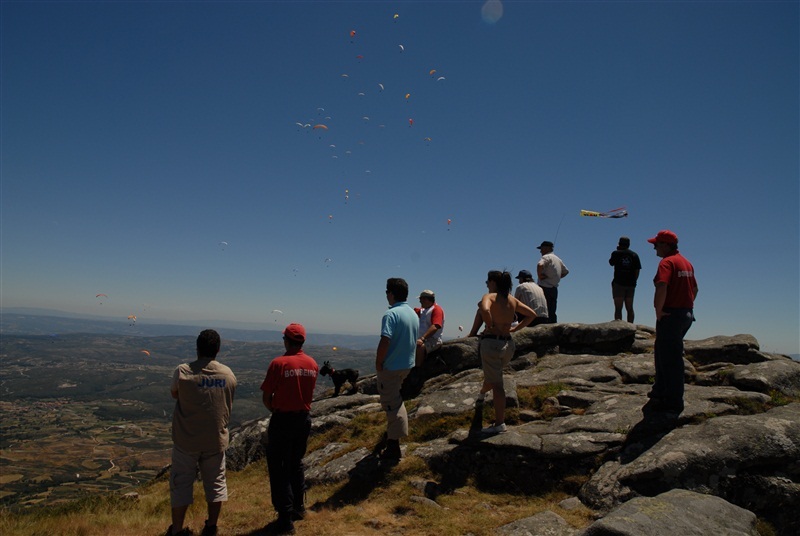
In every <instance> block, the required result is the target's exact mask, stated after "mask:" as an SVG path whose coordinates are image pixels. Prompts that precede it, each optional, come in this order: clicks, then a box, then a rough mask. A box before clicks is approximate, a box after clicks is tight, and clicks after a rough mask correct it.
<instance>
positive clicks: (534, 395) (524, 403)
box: [517, 382, 567, 410]
mask: <svg viewBox="0 0 800 536" xmlns="http://www.w3.org/2000/svg"><path fill="white" fill-rule="evenodd" d="M565 389H567V385H566V384H563V383H561V382H552V383H545V384H542V385H533V386H530V387H520V388H517V399H518V400H519V407H520V409H532V410H541V409H542V407H543V406H544V401H545V400H546V399H548V398H550V397H551V396H556V395H557V394H558V393H560V392H561V391H563V390H565Z"/></svg>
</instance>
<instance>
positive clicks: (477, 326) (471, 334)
mask: <svg viewBox="0 0 800 536" xmlns="http://www.w3.org/2000/svg"><path fill="white" fill-rule="evenodd" d="M482 325H483V319H482V318H481V312H480V310H478V311H475V320H473V321H472V329H471V330H469V335H467V337H477V336H478V330H479V329H481V326H482Z"/></svg>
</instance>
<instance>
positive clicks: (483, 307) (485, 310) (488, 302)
mask: <svg viewBox="0 0 800 536" xmlns="http://www.w3.org/2000/svg"><path fill="white" fill-rule="evenodd" d="M478 313H479V314H480V315H481V320H482V321H483V323H484V324H486V329H489V330H490V329H492V327H493V326H494V322H493V320H492V298H491V294H484V295H483V298H481V303H480V304H479V305H478Z"/></svg>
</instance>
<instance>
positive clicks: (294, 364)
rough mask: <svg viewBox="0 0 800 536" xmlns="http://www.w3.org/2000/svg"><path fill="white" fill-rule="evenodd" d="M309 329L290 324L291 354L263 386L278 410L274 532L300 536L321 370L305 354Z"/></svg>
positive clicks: (272, 477)
mask: <svg viewBox="0 0 800 536" xmlns="http://www.w3.org/2000/svg"><path fill="white" fill-rule="evenodd" d="M305 340H306V330H305V328H304V327H303V326H302V325H300V324H289V325H288V326H287V327H286V329H285V330H284V331H283V345H284V347H285V348H286V353H285V354H284V355H282V356H280V357H276V358H275V359H273V360H272V363H270V364H269V368H268V369H267V377H266V378H265V379H264V383H262V384H261V390H262V391H263V393H262V400H263V402H264V406H266V407H267V409H268V410H270V411H271V412H272V416H271V417H270V419H269V428H268V429H267V438H268V444H267V468H268V470H269V486H270V491H271V494H272V506H274V507H275V510H276V511H277V512H278V520H277V521H276V522H275V523H274V526H273V527H271V529H272V533H273V534H294V521H296V520H299V519H303V517H304V515H305V504H304V502H303V499H304V495H305V490H306V481H305V473H304V467H303V456H305V454H306V447H307V444H308V435H309V433H311V417H310V415H309V412H310V411H311V401H312V398H313V396H314V387H315V386H316V384H317V373H318V372H319V366H318V365H317V362H316V361H314V359H313V358H312V357H311V356H308V355H306V354H305V353H304V352H303V343H305Z"/></svg>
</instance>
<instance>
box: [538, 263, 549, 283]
mask: <svg viewBox="0 0 800 536" xmlns="http://www.w3.org/2000/svg"><path fill="white" fill-rule="evenodd" d="M536 276H537V277H538V278H539V281H541V280H543V279H547V274H546V273H544V261H539V262H538V263H536Z"/></svg>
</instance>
